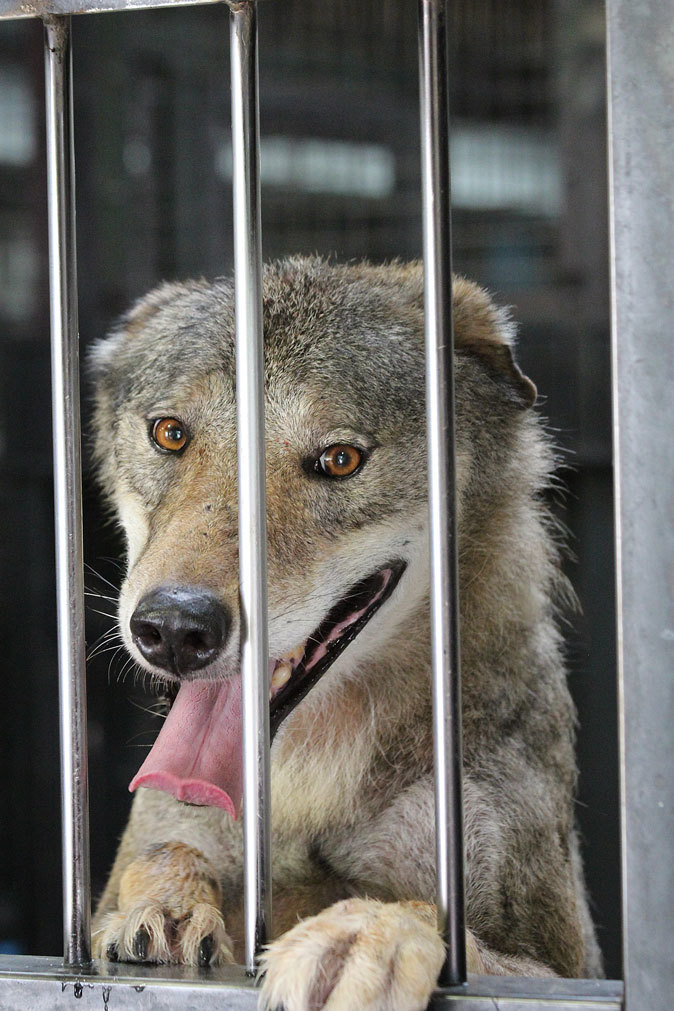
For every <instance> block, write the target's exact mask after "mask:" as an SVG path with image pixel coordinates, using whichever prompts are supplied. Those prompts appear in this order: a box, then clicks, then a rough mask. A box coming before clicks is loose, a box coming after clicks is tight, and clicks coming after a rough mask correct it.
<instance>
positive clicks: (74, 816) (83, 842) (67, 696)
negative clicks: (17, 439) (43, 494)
mask: <svg viewBox="0 0 674 1011" xmlns="http://www.w3.org/2000/svg"><path fill="white" fill-rule="evenodd" d="M45 78H46V107H47V190H48V201H49V287H50V295H49V299H50V317H51V359H52V425H53V441H54V506H55V523H56V582H57V616H58V656H59V685H60V689H59V690H60V713H61V796H62V801H61V816H62V837H63V931H64V948H65V960H66V962H67V963H69V964H70V965H85V964H86V963H88V962H89V961H90V959H91V939H90V915H91V914H90V907H91V894H90V881H89V796H88V778H87V701H86V679H85V644H84V578H83V568H82V562H83V551H82V476H81V472H82V468H81V458H80V456H81V454H80V438H81V436H80V391H79V351H78V341H79V337H78V329H77V268H76V258H75V167H74V166H75V162H74V147H73V127H72V56H71V48H70V18H69V17H47V18H45Z"/></svg>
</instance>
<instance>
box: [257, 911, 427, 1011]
mask: <svg viewBox="0 0 674 1011" xmlns="http://www.w3.org/2000/svg"><path fill="white" fill-rule="evenodd" d="M444 957H445V949H444V945H443V943H442V940H441V938H440V935H439V934H438V931H437V929H436V926H435V907H434V906H431V905H428V904H426V903H422V902H390V903H384V902H377V901H374V900H370V899H346V900H345V901H344V902H338V903H336V905H334V906H330V907H329V908H328V909H325V910H323V912H322V913H319V914H318V916H312V917H311V918H310V919H307V920H304V921H303V922H302V923H299V924H298V925H297V926H296V927H293V928H292V930H289V931H288V933H287V934H284V935H283V937H281V938H280V939H279V940H278V941H275V942H274V943H273V944H271V945H270V946H269V948H268V949H267V951H266V953H265V955H264V956H263V960H262V962H263V966H262V968H263V971H264V973H265V976H264V981H263V986H262V993H261V1004H262V1006H263V1007H264V1008H267V1009H269V1011H271V1009H277V1008H281V1007H282V1008H283V1009H284V1011H319V1009H322V1008H325V1009H326V1011H353V1009H354V1008H358V1009H359V1011H422V1009H423V1008H425V1007H426V1005H427V1004H428V1001H429V998H430V995H431V992H432V991H433V988H434V987H435V984H436V980H437V978H438V973H439V972H440V968H441V966H442V962H443V959H444Z"/></svg>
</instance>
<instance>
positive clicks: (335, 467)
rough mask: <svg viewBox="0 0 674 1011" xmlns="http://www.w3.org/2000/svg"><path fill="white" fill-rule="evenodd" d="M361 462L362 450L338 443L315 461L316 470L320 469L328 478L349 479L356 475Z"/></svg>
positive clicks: (329, 447)
mask: <svg viewBox="0 0 674 1011" xmlns="http://www.w3.org/2000/svg"><path fill="white" fill-rule="evenodd" d="M362 462H363V452H362V450H360V449H357V448H356V447H355V446H347V445H345V444H344V443H341V442H338V443H337V444H336V445H334V446H328V448H327V449H326V450H325V452H324V453H322V454H321V456H320V457H319V459H318V460H317V461H316V464H317V466H316V469H317V470H318V468H319V467H320V469H321V470H322V471H323V473H324V474H327V475H328V477H350V476H351V474H355V473H356V471H357V470H358V468H359V467H360V465H361V464H362Z"/></svg>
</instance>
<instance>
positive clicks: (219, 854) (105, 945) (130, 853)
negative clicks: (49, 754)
mask: <svg viewBox="0 0 674 1011" xmlns="http://www.w3.org/2000/svg"><path fill="white" fill-rule="evenodd" d="M240 869H241V839H240V826H239V825H238V823H234V822H232V821H231V819H229V816H228V815H225V814H224V813H223V812H219V811H217V810H215V809H213V808H197V807H188V806H186V805H184V804H178V803H177V802H175V801H174V800H173V798H171V797H169V796H167V795H166V794H162V793H158V792H157V791H152V790H139V791H138V794H137V795H136V798H135V799H134V804H133V809H132V813H131V818H130V819H129V824H128V826H127V829H126V832H125V833H124V837H123V839H122V843H121V845H120V848H119V852H118V854H117V858H116V860H115V865H114V867H113V870H112V873H111V875H110V880H109V881H108V885H107V887H106V889H105V892H104V894H103V897H102V899H101V901H100V903H99V907H98V910H97V912H96V916H95V919H94V929H93V937H92V941H93V951H94V955H95V956H96V957H99V958H108V959H111V960H116V959H120V960H122V961H131V962H164V963H166V962H179V963H184V964H188V965H207V964H219V963H223V962H231V961H233V958H232V944H231V941H230V938H229V936H228V934H227V931H226V929H225V923H224V920H223V916H222V895H223V891H224V892H225V893H226V894H227V895H228V897H229V896H230V894H231V895H232V896H233V897H234V898H236V897H237V892H238V891H240V888H241V882H240Z"/></svg>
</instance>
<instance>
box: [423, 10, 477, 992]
mask: <svg viewBox="0 0 674 1011" xmlns="http://www.w3.org/2000/svg"><path fill="white" fill-rule="evenodd" d="M419 78H420V93H421V170H422V185H423V223H424V279H425V307H426V419H427V426H428V481H429V509H430V547H431V649H432V662H433V729H434V741H435V803H436V850H437V853H436V859H437V875H438V883H437V905H438V928H439V930H440V931H441V933H442V936H443V938H444V940H445V943H446V945H447V958H446V961H445V964H444V966H443V969H442V972H441V974H440V984H441V985H445V986H450V985H456V984H459V983H465V981H466V939H465V896H464V877H463V815H462V791H461V766H462V762H461V677H460V661H459V594H458V567H457V554H456V508H455V488H456V475H455V461H454V372H453V359H452V352H453V346H454V344H453V336H452V251H451V231H450V184H449V110H448V98H447V33H446V4H445V0H419Z"/></svg>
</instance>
